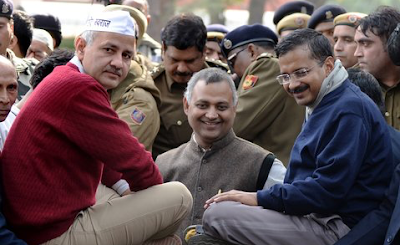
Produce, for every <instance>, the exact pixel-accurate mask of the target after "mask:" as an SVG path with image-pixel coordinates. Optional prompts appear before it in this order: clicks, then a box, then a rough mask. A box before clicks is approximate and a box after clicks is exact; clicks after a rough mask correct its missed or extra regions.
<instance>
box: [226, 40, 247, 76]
mask: <svg viewBox="0 0 400 245" xmlns="http://www.w3.org/2000/svg"><path fill="white" fill-rule="evenodd" d="M245 49H247V46H246V47H244V48H242V49H241V50H239V51H238V52H236V53H234V54H232V55H231V56H229V57H228V58H227V59H226V63H228V66H229V67H230V68H231V69H232V70H233V66H234V65H235V62H236V59H235V61H234V62H233V61H232V59H233V58H236V57H237V56H238V55H239V53H240V52H242V51H244V50H245Z"/></svg>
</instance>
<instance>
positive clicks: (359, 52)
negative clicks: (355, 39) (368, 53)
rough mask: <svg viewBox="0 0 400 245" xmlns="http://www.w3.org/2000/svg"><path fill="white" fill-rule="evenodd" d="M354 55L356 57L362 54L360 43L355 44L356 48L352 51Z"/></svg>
mask: <svg viewBox="0 0 400 245" xmlns="http://www.w3.org/2000/svg"><path fill="white" fill-rule="evenodd" d="M354 56H356V57H361V56H362V50H361V47H360V45H358V44H357V47H356V50H355V51H354Z"/></svg>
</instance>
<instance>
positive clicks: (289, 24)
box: [276, 13, 311, 38]
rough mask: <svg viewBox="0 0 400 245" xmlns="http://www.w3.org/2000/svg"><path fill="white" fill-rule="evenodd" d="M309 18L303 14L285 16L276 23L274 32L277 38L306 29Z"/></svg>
mask: <svg viewBox="0 0 400 245" xmlns="http://www.w3.org/2000/svg"><path fill="white" fill-rule="evenodd" d="M310 18H311V16H310V15H308V14H303V13H294V14H290V15H287V16H285V17H284V18H283V19H282V20H281V21H279V22H278V25H277V26H276V31H277V32H278V35H279V37H280V38H283V37H285V36H287V35H288V34H289V33H291V32H292V31H294V30H297V29H303V28H306V27H307V24H308V20H309V19H310Z"/></svg>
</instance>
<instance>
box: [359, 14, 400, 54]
mask: <svg viewBox="0 0 400 245" xmlns="http://www.w3.org/2000/svg"><path fill="white" fill-rule="evenodd" d="M399 22H400V12H399V10H397V9H395V8H393V7H389V6H381V7H378V8H377V9H376V10H375V11H374V12H372V13H371V14H369V15H368V16H366V17H365V18H362V19H361V20H360V25H359V27H360V30H361V32H362V33H363V34H364V35H365V36H367V31H371V32H372V33H373V34H374V35H376V36H378V37H380V38H381V40H382V43H383V44H384V48H385V50H386V49H387V46H386V42H387V40H388V38H389V36H390V34H392V32H393V30H394V29H395V28H396V25H397V23H399Z"/></svg>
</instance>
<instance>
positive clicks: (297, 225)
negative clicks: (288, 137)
mask: <svg viewBox="0 0 400 245" xmlns="http://www.w3.org/2000/svg"><path fill="white" fill-rule="evenodd" d="M275 51H276V53H277V56H278V59H279V66H280V70H281V75H279V76H278V77H277V80H278V81H279V83H280V84H282V85H283V87H284V89H285V90H286V91H287V92H288V93H289V94H291V95H292V96H293V97H294V99H295V100H296V102H297V104H299V105H303V106H306V112H307V113H306V121H305V123H304V125H303V128H302V131H301V132H300V134H299V136H298V137H297V139H296V142H295V144H294V146H293V150H292V152H291V157H290V163H289V167H288V171H287V173H286V176H285V180H284V184H276V185H274V186H273V187H271V189H269V190H262V191H258V192H241V191H229V192H226V193H222V194H219V195H215V196H214V197H212V198H211V199H210V200H208V201H207V202H206V205H205V207H206V208H207V210H206V211H205V213H204V216H203V228H204V231H205V233H206V235H209V236H213V237H217V238H222V239H223V240H226V241H229V242H231V243H235V244H286V245H287V244H289V245H290V244H299V241H301V243H302V244H313V245H318V244H333V243H334V242H336V241H337V240H338V239H340V238H341V237H343V236H344V235H345V234H346V233H348V232H349V230H350V229H351V228H352V227H353V226H354V225H355V224H357V222H358V221H359V220H361V219H362V218H363V217H364V216H365V215H366V214H367V213H368V212H370V211H371V210H373V209H375V208H376V207H378V205H379V204H380V202H381V201H382V200H383V197H384V192H385V190H386V188H387V187H388V185H389V181H390V176H391V173H392V172H393V159H392V148H391V143H390V136H389V132H388V129H387V127H386V124H385V121H384V119H383V118H382V115H381V114H380V111H379V109H378V108H377V106H376V105H375V104H374V102H373V101H372V100H371V99H369V98H368V97H367V95H366V94H364V93H363V92H361V91H360V89H359V88H358V87H357V86H356V85H354V84H352V83H351V82H350V81H349V80H348V79H347V76H348V74H347V71H346V69H345V68H344V67H343V66H342V64H341V63H340V61H338V60H337V61H336V62H335V60H334V58H333V52H332V48H331V46H330V43H329V40H328V39H327V38H326V37H324V36H323V35H322V34H320V33H318V32H316V31H314V30H312V29H300V30H295V31H294V32H292V33H291V34H289V35H288V36H287V37H285V38H284V39H283V40H282V42H281V43H280V44H278V45H277V47H276V49H275ZM213 203H214V204H213ZM199 237H200V236H199ZM203 237H207V236H203Z"/></svg>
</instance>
